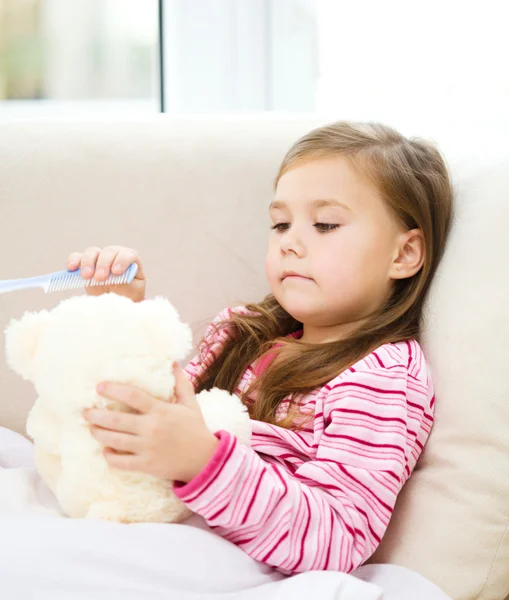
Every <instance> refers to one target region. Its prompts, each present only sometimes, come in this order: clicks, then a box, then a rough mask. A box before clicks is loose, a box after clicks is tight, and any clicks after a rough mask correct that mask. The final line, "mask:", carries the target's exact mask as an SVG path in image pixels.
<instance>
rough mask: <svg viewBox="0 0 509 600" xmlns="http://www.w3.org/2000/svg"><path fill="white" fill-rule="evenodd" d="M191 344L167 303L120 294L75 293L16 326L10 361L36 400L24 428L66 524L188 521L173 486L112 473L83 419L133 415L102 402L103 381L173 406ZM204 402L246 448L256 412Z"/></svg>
mask: <svg viewBox="0 0 509 600" xmlns="http://www.w3.org/2000/svg"><path fill="white" fill-rule="evenodd" d="M191 346H192V334H191V329H190V327H189V326H188V325H187V324H185V323H183V322H181V320H180V318H179V315H178V312H177V310H176V309H175V307H174V306H173V305H172V304H171V303H170V302H169V301H168V300H167V299H166V298H163V297H156V298H154V299H149V300H144V301H143V302H138V303H135V302H133V301H132V300H130V299H129V298H126V297H123V296H119V295H118V294H114V293H107V294H103V295H101V296H87V295H80V296H74V297H71V298H67V299H65V300H63V301H61V302H60V303H59V304H58V305H57V306H55V308H53V309H51V310H49V311H48V310H42V311H40V312H27V313H25V314H24V315H23V316H22V318H21V319H19V320H12V321H11V322H10V323H9V325H8V326H7V328H6V331H5V349H6V352H5V354H6V359H7V363H8V365H9V366H10V367H11V368H12V369H13V370H14V371H16V372H17V373H18V374H19V375H21V376H22V377H23V378H24V379H27V380H29V381H31V382H32V383H33V384H34V386H35V390H36V392H37V394H38V397H37V399H36V401H35V403H34V405H33V408H32V409H31V411H30V413H29V415H28V419H27V424H26V430H27V434H28V436H29V437H30V438H32V440H33V442H34V459H35V464H36V467H37V469H38V471H39V473H40V475H41V477H42V478H43V480H44V481H45V483H46V484H47V485H48V487H49V488H50V489H51V490H52V491H53V493H54V494H55V496H56V498H57V500H58V502H59V504H60V506H61V508H62V510H63V512H64V513H65V514H67V515H68V516H69V517H75V518H93V519H102V520H109V521H117V522H123V523H130V522H150V521H152V522H179V521H182V520H184V519H185V518H187V517H188V516H190V514H191V512H190V510H189V509H188V508H187V507H186V506H185V505H184V504H183V503H182V502H181V501H180V500H179V499H178V498H177V497H176V495H175V494H174V493H173V489H172V483H171V482H168V481H163V480H161V479H158V478H156V477H153V476H151V475H147V474H144V473H138V472H129V471H121V470H119V469H115V468H112V467H110V466H109V465H108V463H107V462H106V460H105V458H104V456H103V454H102V447H101V446H100V444H99V442H97V440H95V438H94V437H93V436H92V434H91V433H90V428H89V425H88V423H87V422H86V421H85V419H84V418H83V414H82V413H83V410H84V409H85V408H91V407H108V408H110V409H113V410H122V409H123V410H129V409H127V408H126V407H125V405H118V403H115V402H112V401H111V400H108V399H106V398H104V397H102V396H99V395H98V394H97V392H96V386H97V384H98V383H99V382H100V381H110V382H116V383H122V384H128V385H132V386H134V387H137V388H140V389H142V390H144V391H146V392H147V393H149V394H151V395H152V396H154V397H156V398H157V399H159V400H160V401H161V402H169V401H171V400H172V398H173V390H174V383H175V379H174V376H173V369H172V365H173V363H174V362H175V361H179V360H182V359H184V358H185V357H186V355H187V354H188V352H189V351H190V349H191ZM197 400H198V404H199V406H200V409H201V411H202V414H203V418H204V420H205V423H206V425H207V427H208V428H209V429H210V430H211V431H212V432H215V431H218V430H220V429H222V430H226V431H229V432H231V433H233V434H234V435H236V436H237V438H238V440H239V442H241V443H244V444H249V441H250V437H251V429H250V421H249V415H248V413H247V410H246V408H245V406H244V405H243V404H242V403H241V401H240V399H239V398H238V397H237V396H235V395H232V394H230V393H228V392H226V391H224V390H220V389H217V388H213V389H211V390H209V391H202V392H200V393H199V394H198V395H197ZM115 404H117V405H115Z"/></svg>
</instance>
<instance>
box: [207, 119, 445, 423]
mask: <svg viewBox="0 0 509 600" xmlns="http://www.w3.org/2000/svg"><path fill="white" fill-rule="evenodd" d="M334 155H341V156H346V157H348V158H349V160H350V161H351V164H352V165H353V167H354V168H356V169H357V170H358V172H359V173H360V174H361V175H362V176H364V177H367V178H368V179H369V180H370V181H371V182H372V183H374V185H375V186H376V188H377V189H378V191H379V193H380V195H381V197H382V198H383V200H384V201H385V202H386V203H387V205H388V206H389V207H391V208H392V210H393V212H394V214H395V216H396V217H397V218H399V220H400V221H401V222H402V223H403V224H404V226H405V227H407V228H408V230H410V229H415V228H419V229H420V230H421V231H422V233H423V238H424V248H425V252H424V254H425V258H424V264H423V266H422V268H421V269H420V270H419V271H418V272H417V273H416V274H415V275H414V276H413V277H410V278H408V279H400V280H396V281H395V282H394V286H393V291H392V295H391V297H390V299H389V300H388V302H387V303H386V305H385V306H383V307H381V309H380V310H379V311H378V312H377V313H375V314H373V315H371V316H370V317H369V318H368V319H366V321H365V322H364V323H363V324H362V325H360V326H359V327H358V328H357V330H356V331H354V332H352V333H350V334H349V336H348V337H347V338H345V339H342V340H340V341H334V342H327V343H323V344H309V343H304V342H301V341H299V340H296V339H293V338H288V337H286V336H288V334H290V333H293V332H295V331H297V330H299V329H302V323H299V322H298V321H296V320H295V319H294V318H293V317H292V316H291V315H290V314H289V313H288V312H286V310H285V309H284V308H283V307H282V306H281V305H280V304H279V303H278V302H277V300H276V299H275V297H274V296H273V295H272V294H269V295H268V296H266V298H265V299H264V300H263V301H262V302H260V303H258V304H248V305H247V306H246V308H247V309H249V310H250V311H252V312H253V313H255V314H254V315H241V314H238V313H235V312H232V314H231V319H230V320H229V321H226V322H222V323H218V324H217V325H216V327H219V328H222V327H228V331H229V333H230V338H229V340H228V342H227V343H226V345H225V346H224V348H223V350H222V352H221V354H220V355H219V356H218V357H217V359H216V360H215V361H214V362H213V363H212V364H211V365H210V366H209V367H208V369H207V370H206V371H205V372H204V374H203V376H202V377H201V379H200V382H199V385H198V390H197V391H201V390H207V389H210V388H212V387H214V386H216V387H219V388H221V389H225V390H228V391H230V392H231V393H234V392H235V390H236V388H237V386H238V384H239V381H240V379H241V377H242V374H243V373H244V371H245V369H246V368H247V367H248V366H249V365H250V364H251V363H252V362H254V361H255V360H256V359H257V358H259V357H260V356H261V355H262V354H264V353H265V352H267V351H269V350H270V349H271V347H272V346H273V344H274V343H275V342H278V343H280V344H281V346H280V347H278V349H277V352H276V357H275V359H274V360H273V361H272V362H271V364H270V365H269V366H268V367H267V368H266V369H265V371H264V372H263V373H262V374H261V375H260V376H259V377H258V378H257V379H256V380H255V382H254V384H253V385H252V386H251V387H250V389H249V390H247V391H246V392H245V393H244V395H243V401H244V402H245V404H246V405H247V406H248V409H249V412H250V415H251V418H253V419H257V420H260V421H266V422H268V423H273V424H277V425H280V426H283V427H291V426H292V424H293V421H294V417H295V410H296V409H297V408H298V396H299V395H300V394H303V393H306V392H309V391H311V390H313V389H316V388H317V387H319V386H322V385H324V384H325V383H327V382H328V381H330V380H332V379H334V378H335V377H337V376H338V375H339V374H340V373H341V372H342V371H344V370H345V369H347V368H348V367H350V366H351V365H353V364H354V363H356V362H357V361H359V360H361V359H362V358H363V357H365V356H367V355H368V354H369V353H370V352H372V351H373V350H375V349H376V348H378V347H379V346H381V345H383V344H386V343H389V342H393V343H395V342H400V341H404V340H408V339H412V338H414V339H418V338H419V324H420V320H421V313H422V307H423V303H424V300H425V298H426V294H427V292H428V289H429V287H430V283H431V280H432V278H433V275H434V273H435V271H436V269H437V266H438V263H439V261H440V258H441V256H442V254H443V251H444V247H445V243H446V239H447V235H448V231H449V227H450V222H451V212H452V204H453V190H452V185H451V180H450V177H449V173H448V169H447V166H446V164H445V161H444V159H443V158H442V156H441V154H440V152H439V151H438V150H437V148H436V147H435V146H434V145H432V144H431V143H429V142H427V141H424V140H421V139H418V138H411V139H409V138H406V137H404V136H403V135H401V134H400V133H398V132H397V131H395V130H394V129H392V128H390V127H387V126H385V125H381V124H378V123H351V122H337V123H333V124H331V125H327V126H325V127H320V128H318V129H315V130H313V131H311V132H310V133H308V134H307V135H305V136H304V137H302V138H301V139H299V140H298V141H297V142H296V143H295V144H294V145H293V146H292V147H291V148H290V150H289V151H288V153H287V154H286V156H285V158H284V159H283V162H282V164H281V167H280V169H279V172H278V174H277V177H276V181H275V185H276V186H277V183H278V181H279V179H280V178H281V177H282V175H283V174H284V173H286V172H287V171H289V170H290V169H292V168H294V167H295V166H296V165H298V164H300V163H302V162H304V161H306V160H312V159H315V158H321V157H328V156H334ZM272 352H274V349H272ZM254 389H256V390H257V392H258V393H257V398H256V402H253V403H252V402H250V401H249V395H250V394H251V392H252V391H253V390H254ZM287 397H288V398H289V399H290V410H289V411H288V414H287V416H286V417H285V418H284V419H282V420H281V419H280V420H278V419H277V417H276V411H277V408H278V406H279V405H280V403H281V401H282V400H283V399H285V398H287Z"/></svg>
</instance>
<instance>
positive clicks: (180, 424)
mask: <svg viewBox="0 0 509 600" xmlns="http://www.w3.org/2000/svg"><path fill="white" fill-rule="evenodd" d="M174 375H175V398H174V403H173V404H170V403H168V402H162V401H161V400H158V399H157V398H154V397H153V396H151V395H149V394H147V393H146V392H143V391H141V390H139V389H137V388H134V387H132V386H128V385H122V384H118V383H107V382H103V383H101V384H99V385H98V386H97V392H98V393H99V394H100V395H101V396H104V397H105V398H108V399H110V400H116V401H120V402H123V403H124V404H127V406H130V407H131V408H134V409H135V410H136V411H137V413H126V412H118V411H112V410H108V409H106V408H92V409H87V410H85V411H84V413H83V416H84V418H85V419H86V420H87V421H88V422H89V423H90V424H91V427H90V430H91V433H92V435H93V436H94V437H95V439H96V440H97V441H98V442H100V443H101V444H102V445H103V446H104V447H105V448H104V456H105V458H106V460H107V462H108V464H109V465H110V466H111V467H115V468H117V469H123V470H126V471H141V472H143V473H148V474H149V475H154V476H155V477H160V478H161V479H168V480H171V481H181V482H184V483H188V482H189V481H191V479H193V478H194V477H196V476H197V475H198V474H199V473H200V472H201V471H202V470H203V469H204V468H205V466H206V465H207V464H208V462H209V461H210V459H211V458H212V455H213V454H214V451H215V450H216V448H217V446H218V444H219V440H218V439H217V437H216V436H215V435H214V434H213V433H212V432H211V431H209V429H207V426H206V425H205V422H204V420H203V417H202V413H201V410H200V407H199V405H198V403H197V401H196V396H195V393H194V389H193V385H192V383H191V382H190V381H189V379H188V377H187V375H186V374H185V373H184V371H183V370H182V369H181V368H180V367H179V366H178V365H177V364H176V363H175V364H174Z"/></svg>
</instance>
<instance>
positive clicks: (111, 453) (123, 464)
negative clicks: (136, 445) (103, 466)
mask: <svg viewBox="0 0 509 600" xmlns="http://www.w3.org/2000/svg"><path fill="white" fill-rule="evenodd" d="M103 454H104V458H105V459H106V462H107V463H108V464H109V465H110V467H114V468H115V469H121V470H122V471H142V472H145V471H146V465H145V462H144V461H143V459H142V458H141V457H140V456H139V455H137V454H118V452H115V450H112V449H111V448H105V449H104V452H103Z"/></svg>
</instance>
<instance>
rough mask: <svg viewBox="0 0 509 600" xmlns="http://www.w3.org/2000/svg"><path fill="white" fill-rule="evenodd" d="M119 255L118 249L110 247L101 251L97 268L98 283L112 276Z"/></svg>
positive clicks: (96, 277)
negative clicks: (113, 266)
mask: <svg viewBox="0 0 509 600" xmlns="http://www.w3.org/2000/svg"><path fill="white" fill-rule="evenodd" d="M117 254H118V249H117V248H115V247H108V248H104V249H103V250H101V252H100V254H99V256H98V258H97V264H96V267H95V279H96V280H97V281H104V280H105V279H107V278H108V277H109V275H110V271H111V267H112V265H113V262H114V261H115V259H116V257H117Z"/></svg>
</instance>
